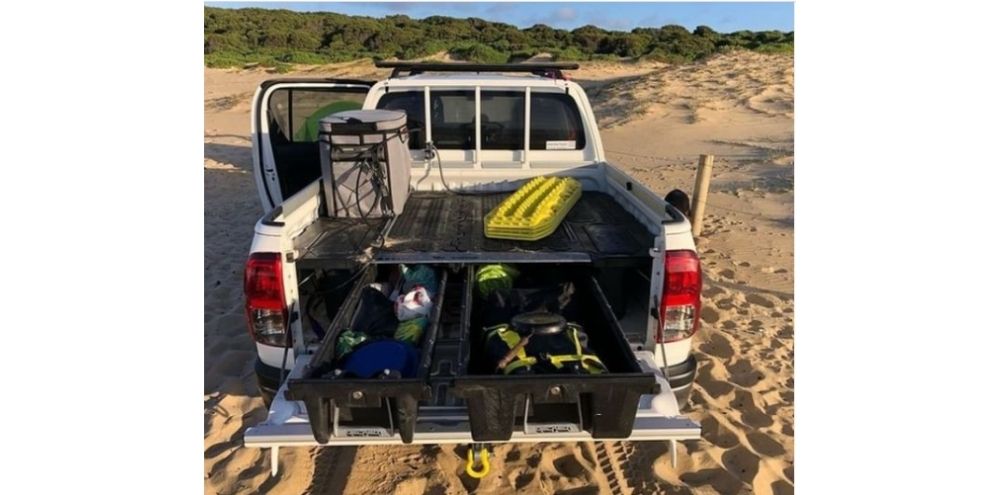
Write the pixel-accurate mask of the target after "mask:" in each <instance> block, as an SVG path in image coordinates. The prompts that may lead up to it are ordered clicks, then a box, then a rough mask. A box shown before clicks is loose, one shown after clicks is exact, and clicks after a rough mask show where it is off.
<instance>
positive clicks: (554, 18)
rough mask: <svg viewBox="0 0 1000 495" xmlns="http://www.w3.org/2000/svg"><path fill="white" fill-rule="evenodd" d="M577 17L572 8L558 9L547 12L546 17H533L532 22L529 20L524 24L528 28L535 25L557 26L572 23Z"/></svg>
mask: <svg viewBox="0 0 1000 495" xmlns="http://www.w3.org/2000/svg"><path fill="white" fill-rule="evenodd" d="M578 16H579V14H577V12H576V9H574V8H573V7H560V8H558V9H555V10H553V11H552V12H549V14H548V15H544V16H541V17H535V18H534V19H533V20H531V19H529V20H528V21H527V22H526V23H525V24H526V25H528V26H533V25H535V24H545V25H548V26H557V27H558V26H559V25H560V24H563V25H565V24H566V23H568V22H573V21H575V20H576V18H577V17H578Z"/></svg>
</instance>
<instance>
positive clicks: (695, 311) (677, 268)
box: [656, 251, 701, 342]
mask: <svg viewBox="0 0 1000 495" xmlns="http://www.w3.org/2000/svg"><path fill="white" fill-rule="evenodd" d="M664 265H665V267H664V268H665V272H666V273H665V274H664V275H663V295H662V296H661V298H660V332H659V333H658V334H657V336H656V341H657V342H673V341H676V340H681V339H686V338H688V337H690V336H692V335H694V333H695V332H697V331H698V327H699V325H700V322H699V319H700V318H701V262H700V261H698V255H697V254H695V252H694V251H667V256H666V261H665V262H664Z"/></svg>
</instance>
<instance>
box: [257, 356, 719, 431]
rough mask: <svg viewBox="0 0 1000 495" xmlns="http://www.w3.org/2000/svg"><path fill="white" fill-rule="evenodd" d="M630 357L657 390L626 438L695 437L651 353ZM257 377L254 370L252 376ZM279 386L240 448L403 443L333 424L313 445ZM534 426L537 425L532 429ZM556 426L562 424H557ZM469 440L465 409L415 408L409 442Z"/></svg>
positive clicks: (297, 406) (299, 365) (299, 370)
mask: <svg viewBox="0 0 1000 495" xmlns="http://www.w3.org/2000/svg"><path fill="white" fill-rule="evenodd" d="M636 357H637V358H638V359H639V364H640V367H641V368H642V369H643V371H646V372H650V373H653V374H654V375H655V376H656V381H657V383H659V385H660V390H661V392H660V393H653V394H645V395H642V396H641V397H640V399H639V405H638V408H637V410H636V413H635V421H634V425H633V429H632V432H631V434H630V435H629V437H628V438H627V439H626V440H630V441H653V440H693V439H697V438H699V437H700V436H701V425H699V424H698V423H697V422H695V421H692V420H691V419H689V418H687V417H685V416H683V415H682V414H681V413H680V411H679V408H678V406H679V405H680V404H679V402H680V401H679V400H678V401H677V402H675V395H676V394H677V391H674V393H670V392H668V391H667V390H666V388H667V387H668V386H670V387H671V388H673V384H670V385H668V380H665V379H664V378H663V376H662V371H660V368H658V367H657V365H656V364H655V361H654V358H653V354H652V353H651V352H648V351H645V352H639V353H637V355H636ZM308 360H309V359H308V356H300V357H299V358H298V359H296V363H295V367H294V369H293V370H292V371H291V372H290V373H289V376H291V377H296V376H302V374H303V371H304V369H305V366H306V364H307V362H308ZM684 364H685V366H687V368H681V367H680V366H677V367H671V368H669V369H670V370H676V371H677V380H675V383H677V384H678V385H679V386H680V387H682V390H683V387H686V388H687V389H690V388H691V383H692V381H693V378H685V377H686V376H688V374H687V373H682V372H681V371H682V370H684V369H691V368H693V367H694V366H696V363H694V362H693V360H689V361H688V362H685V363H684ZM272 370H277V371H280V370H279V369H278V368H272ZM692 371H693V370H692ZM693 375H694V373H693V372H692V373H690V376H691V377H693ZM260 376H261V375H260V374H258V377H260ZM685 384H686V385H685ZM286 385H287V384H286ZM285 390H286V386H281V387H279V393H278V394H276V396H275V399H274V402H273V403H272V404H271V405H270V407H269V411H268V418H267V420H265V421H264V422H263V423H261V424H258V425H256V426H253V427H250V428H249V429H247V430H246V432H245V433H244V436H243V442H244V445H245V446H247V447H257V448H267V447H287V446H317V445H329V446H333V445H401V444H403V443H404V442H403V438H402V437H401V436H400V434H399V432H397V431H390V430H388V429H384V428H371V427H343V426H341V427H340V428H339V431H334V432H333V434H332V435H331V436H330V437H329V439H328V440H327V442H326V443H319V442H317V441H316V437H315V436H314V435H313V431H312V429H311V426H310V422H309V415H308V412H307V411H306V408H305V405H304V404H303V403H302V402H301V401H296V400H291V399H286V398H285V396H284V391H285ZM678 399H680V397H678ZM518 426H519V427H518V428H516V429H515V431H513V432H512V436H511V437H510V438H509V439H507V440H504V441H505V442H567V441H590V440H594V437H593V436H592V435H591V434H590V433H589V432H587V431H584V430H580V429H579V428H575V427H571V428H566V427H559V428H544V426H546V425H544V424H542V425H533V424H532V425H529V424H527V423H526V424H523V425H522V424H520V423H519V425H518ZM536 426H542V427H543V428H536ZM556 426H562V424H561V423H560V424H558V425H556ZM475 441H476V440H475V439H474V438H473V437H472V433H471V425H470V423H469V411H468V409H467V408H466V407H464V406H421V407H420V408H419V410H418V415H417V418H416V421H415V427H414V434H413V437H412V443H414V444H460V443H472V442H475ZM488 443H491V442H488Z"/></svg>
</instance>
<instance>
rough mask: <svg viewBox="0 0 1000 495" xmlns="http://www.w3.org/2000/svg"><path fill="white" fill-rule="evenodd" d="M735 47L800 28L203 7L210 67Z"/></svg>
mask: <svg viewBox="0 0 1000 495" xmlns="http://www.w3.org/2000/svg"><path fill="white" fill-rule="evenodd" d="M734 49H746V50H755V51H759V52H763V53H792V51H793V49H794V33H792V32H787V33H784V32H781V31H760V32H752V31H737V32H735V33H726V34H724V33H718V32H716V31H714V30H712V28H710V27H708V26H698V27H697V28H696V29H695V30H694V32H690V31H688V30H687V29H685V28H684V27H683V26H676V25H669V26H663V27H660V28H636V29H633V30H632V31H631V32H622V31H607V30H604V29H601V28H598V27H595V26H583V27H580V28H577V29H574V30H572V31H566V30H563V29H554V28H551V27H549V26H545V25H542V24H536V25H534V26H532V27H530V28H527V29H518V28H517V27H516V26H512V25H510V24H503V23H499V22H489V21H484V20H482V19H476V18H469V19H455V18H451V17H442V16H433V17H428V18H426V19H422V20H414V19H410V18H409V17H407V16H405V15H395V16H388V17H385V18H381V19H374V18H371V17H360V16H347V15H342V14H334V13H326V12H323V13H320V12H308V13H305V12H292V11H288V10H266V9H219V8H212V7H206V8H205V65H207V66H209V67H234V66H235V67H239V66H244V65H247V64H260V65H263V66H267V67H275V68H277V69H278V70H279V71H287V70H289V69H290V67H291V64H323V63H334V62H345V61H348V60H355V59H359V58H366V57H368V58H374V59H382V58H391V57H395V58H399V59H404V60H408V59H415V58H420V57H424V56H428V55H431V54H434V53H438V52H442V51H447V52H448V53H450V54H451V55H452V56H454V57H456V58H460V59H463V60H468V61H472V62H485V63H502V62H508V61H511V62H514V61H518V60H524V59H526V58H529V57H531V56H533V55H536V54H539V53H550V54H552V56H553V58H554V59H556V60H560V61H585V60H618V59H641V60H656V61H662V62H669V63H687V62H692V61H694V60H698V59H701V58H704V57H707V56H709V55H712V54H714V53H720V52H726V51H730V50H734Z"/></svg>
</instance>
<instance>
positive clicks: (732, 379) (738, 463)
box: [204, 52, 795, 495]
mask: <svg viewBox="0 0 1000 495" xmlns="http://www.w3.org/2000/svg"><path fill="white" fill-rule="evenodd" d="M204 74H205V164H204V178H205V179H204V180H205V348H204V349H205V363H204V364H205V382H204V387H205V390H204V421H205V423H204V424H205V428H204V438H205V450H204V453H205V491H206V493H219V494H232V493H264V492H267V493H279V494H285V493H289V494H291V493H304V492H308V493H364V494H370V495H374V494H383V493H386V494H400V495H416V494H421V493H433V494H463V493H469V492H470V491H473V490H475V492H476V493H484V494H500V493H515V492H524V493H543V494H590V493H610V490H611V487H612V485H614V484H618V485H621V486H622V489H623V491H624V492H625V493H636V494H640V493H641V494H645V493H723V494H736V493H756V494H771V493H774V494H785V493H792V492H793V490H794V467H793V466H794V464H793V459H794V451H795V449H794V406H793V404H794V392H793V390H794V377H793V375H794V373H793V370H794V367H793V362H794V359H793V357H794V344H793V335H794V330H793V325H794V315H795V313H794V297H793V292H794V291H793V266H794V253H793V229H794V220H793V218H794V211H793V198H794V170H793V167H794V152H793V118H794V115H793V112H794V104H793V102H794V93H793V84H794V80H793V66H792V58H791V57H788V56H782V55H763V54H758V53H750V52H738V53H731V54H727V55H721V56H716V57H714V58H711V59H709V60H707V61H705V62H701V63H698V64H694V65H689V66H679V67H678V66H667V65H663V64H624V63H620V64H613V63H600V64H585V65H584V66H583V67H582V68H581V70H577V71H573V72H572V73H571V76H572V79H573V80H575V81H577V82H579V83H580V84H582V85H583V86H584V87H585V88H586V89H587V91H588V93H589V94H590V98H591V103H592V104H593V106H594V111H595V113H596V115H597V117H598V119H599V121H600V124H601V127H602V134H601V135H602V138H603V142H604V147H605V150H606V153H607V156H608V159H609V161H611V162H612V163H614V164H615V165H617V166H619V167H621V168H623V169H625V170H626V171H627V172H628V173H630V174H632V176H633V177H636V178H637V179H639V180H641V181H642V182H643V183H644V184H645V185H646V186H648V187H649V188H651V189H652V190H653V191H655V192H657V193H659V194H661V195H663V194H666V193H667V192H668V191H670V190H671V189H674V188H680V189H683V190H686V191H688V192H691V190H692V189H693V186H694V176H695V166H696V163H697V156H698V154H701V153H711V154H714V155H715V156H716V159H715V168H714V175H713V180H712V187H711V194H710V195H709V199H708V208H707V215H706V227H705V230H704V232H703V234H702V237H701V238H699V239H698V249H699V252H700V255H701V258H702V263H703V268H704V276H705V287H704V292H703V304H704V308H703V313H702V318H703V325H704V326H703V329H702V330H701V331H700V332H699V333H698V334H697V336H696V337H695V344H694V345H695V348H696V349H697V351H698V352H697V353H696V357H697V359H698V360H699V370H698V377H697V381H696V384H695V389H694V392H693V394H692V401H691V402H692V403H691V410H690V411H689V414H690V415H691V416H692V417H693V418H694V419H695V420H697V421H700V422H701V424H702V427H703V434H702V438H701V440H699V441H690V442H684V443H683V444H682V447H681V449H680V456H679V465H678V466H677V468H672V467H671V466H670V456H669V454H668V452H667V445H666V444H665V443H662V442H635V443H621V442H598V443H596V444H593V443H566V444H505V445H500V446H497V447H496V448H495V449H494V453H493V456H492V459H493V471H492V473H491V474H490V475H489V476H488V477H487V478H484V479H483V480H480V481H477V480H473V479H471V478H469V477H467V476H466V475H464V474H463V465H464V464H463V463H464V459H463V458H462V457H461V456H460V454H464V447H459V446H454V445H444V446H405V447H404V446H400V447H362V448H326V449H306V448H297V449H293V448H286V449H282V451H281V474H280V476H279V477H276V478H271V477H270V476H269V460H268V455H267V452H264V451H260V450H257V449H247V448H243V447H242V434H243V431H244V430H245V429H246V428H247V427H249V426H252V425H254V424H255V423H258V422H260V421H262V420H263V419H264V418H265V417H266V415H267V411H266V410H265V408H264V404H263V402H262V400H261V399H260V398H259V397H258V395H257V390H256V385H255V382H254V374H253V359H254V346H253V343H252V342H251V340H250V338H249V337H248V335H247V330H246V324H245V321H244V316H243V301H242V287H241V284H242V275H243V263H244V261H245V259H246V256H247V252H248V250H249V247H250V241H251V238H252V233H253V225H254V223H255V222H256V221H257V219H258V218H259V217H260V216H261V215H262V213H263V212H262V211H261V207H260V203H259V201H258V199H257V193H256V189H255V186H254V180H253V177H252V175H251V174H250V170H251V167H252V159H251V151H250V142H249V131H250V129H249V120H250V118H249V114H250V104H251V102H250V99H251V97H252V95H253V91H254V89H255V88H256V86H257V85H258V84H259V83H260V82H261V81H262V80H265V79H269V78H274V77H292V76H324V77H353V78H369V79H372V78H377V77H384V75H385V74H386V73H385V72H381V71H376V70H375V69H374V67H373V66H372V65H371V63H370V61H357V62H351V63H346V64H338V65H329V66H320V67H305V68H299V69H298V70H296V71H294V72H292V73H288V74H283V75H277V74H270V73H268V72H267V71H266V70H264V69H251V70H238V69H205V71H204ZM608 466H610V468H609V467H608ZM616 480H617V481H616Z"/></svg>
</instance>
